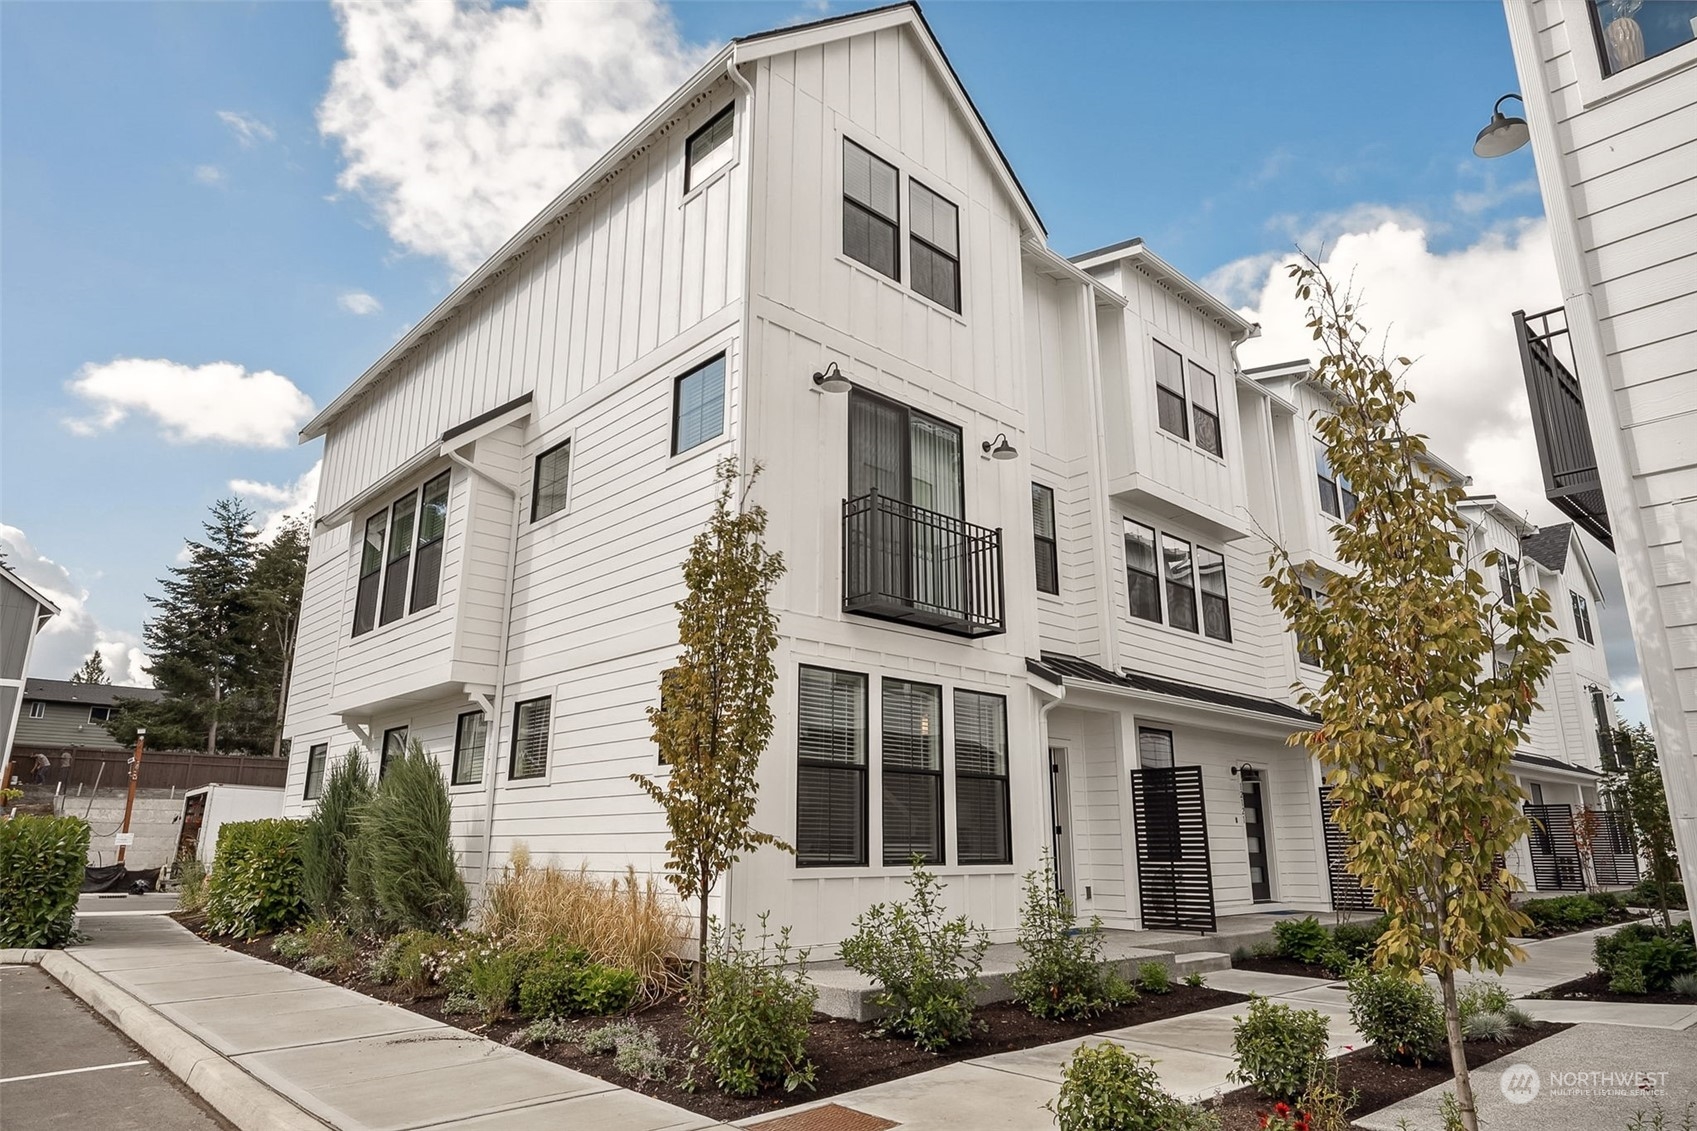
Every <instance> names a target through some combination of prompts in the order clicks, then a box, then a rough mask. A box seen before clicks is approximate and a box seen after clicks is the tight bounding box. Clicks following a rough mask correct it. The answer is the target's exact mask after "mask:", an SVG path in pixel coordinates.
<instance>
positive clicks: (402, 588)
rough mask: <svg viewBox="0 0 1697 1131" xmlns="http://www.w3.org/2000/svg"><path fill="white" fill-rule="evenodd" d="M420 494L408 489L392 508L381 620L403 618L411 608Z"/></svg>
mask: <svg viewBox="0 0 1697 1131" xmlns="http://www.w3.org/2000/svg"><path fill="white" fill-rule="evenodd" d="M417 517H418V495H417V494H416V493H415V492H413V491H408V492H407V493H406V494H405V495H402V496H401V497H400V498H398V499H396V500H395V503H394V505H393V506H392V507H390V508H389V553H388V554H387V560H386V561H385V562H384V564H383V611H382V613H381V614H380V615H379V616H378V618H377V623H378V624H388V623H389V622H390V621H393V620H398V619H400V617H401V615H402V614H403V613H405V612H406V611H407V569H408V567H409V566H410V565H411V564H412V537H413V526H414V521H413V520H414V519H416V518H417Z"/></svg>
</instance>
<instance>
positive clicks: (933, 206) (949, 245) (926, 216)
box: [908, 180, 960, 314]
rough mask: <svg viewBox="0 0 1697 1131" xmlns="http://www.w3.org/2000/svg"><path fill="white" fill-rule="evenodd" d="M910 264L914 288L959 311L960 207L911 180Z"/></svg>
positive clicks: (940, 303) (909, 182) (909, 189)
mask: <svg viewBox="0 0 1697 1131" xmlns="http://www.w3.org/2000/svg"><path fill="white" fill-rule="evenodd" d="M908 213H909V219H908V235H909V239H908V244H909V246H908V268H909V270H910V271H912V272H913V289H914V290H916V291H918V292H919V293H920V294H922V295H924V296H925V297H926V298H928V299H930V300H931V301H932V302H934V303H936V304H937V305H939V306H946V307H948V308H949V309H950V310H952V311H954V312H955V313H956V314H959V313H960V210H959V209H958V208H956V207H955V206H954V205H953V204H951V203H949V202H948V201H946V200H944V199H943V198H942V197H940V196H938V195H937V194H936V193H934V192H932V191H931V190H930V189H928V188H926V187H925V186H924V185H922V184H920V183H919V182H918V181H914V180H910V181H908Z"/></svg>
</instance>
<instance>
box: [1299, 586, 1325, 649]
mask: <svg viewBox="0 0 1697 1131" xmlns="http://www.w3.org/2000/svg"><path fill="white" fill-rule="evenodd" d="M1302 595H1303V596H1304V597H1307V598H1308V600H1309V601H1311V602H1313V603H1314V604H1316V605H1318V604H1319V603H1321V602H1322V601H1323V600H1325V595H1324V594H1322V593H1321V592H1319V591H1318V590H1316V589H1311V588H1309V587H1308V586H1306V585H1304V586H1303V587H1302ZM1296 662H1297V663H1299V664H1307V665H1308V666H1309V667H1311V668H1317V667H1319V666H1320V645H1319V642H1318V641H1316V640H1314V639H1313V638H1312V637H1310V636H1307V635H1304V634H1303V633H1301V632H1298V633H1297V634H1296Z"/></svg>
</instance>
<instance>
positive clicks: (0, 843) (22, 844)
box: [0, 814, 88, 947]
mask: <svg viewBox="0 0 1697 1131" xmlns="http://www.w3.org/2000/svg"><path fill="white" fill-rule="evenodd" d="M87 865H88V825H87V824H86V823H85V822H83V821H80V820H78V819H77V818H75V817H38V816H29V815H23V814H20V815H19V816H16V817H13V818H12V819H11V820H9V821H0V946H4V947H42V946H64V945H65V944H66V943H68V942H70V941H71V935H72V933H73V932H74V930H75V921H74V916H75V914H76V910H77V893H78V892H79V891H81V890H82V881H83V869H84V868H85V867H86V866H87Z"/></svg>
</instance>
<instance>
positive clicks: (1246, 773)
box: [1242, 766, 1273, 903]
mask: <svg viewBox="0 0 1697 1131" xmlns="http://www.w3.org/2000/svg"><path fill="white" fill-rule="evenodd" d="M1242 774H1243V835H1244V838H1245V839H1246V840H1247V841H1248V842H1249V892H1250V895H1251V896H1252V897H1253V898H1254V900H1255V902H1256V903H1265V902H1267V901H1268V900H1270V899H1272V898H1273V884H1272V878H1271V877H1270V876H1268V874H1267V829H1266V813H1265V812H1264V811H1263V809H1262V806H1261V771H1260V770H1252V769H1250V768H1249V767H1248V766H1245V767H1244V768H1243V770H1242Z"/></svg>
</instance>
